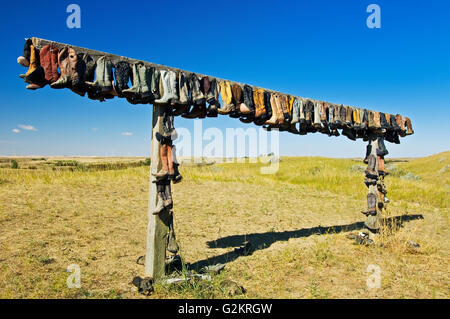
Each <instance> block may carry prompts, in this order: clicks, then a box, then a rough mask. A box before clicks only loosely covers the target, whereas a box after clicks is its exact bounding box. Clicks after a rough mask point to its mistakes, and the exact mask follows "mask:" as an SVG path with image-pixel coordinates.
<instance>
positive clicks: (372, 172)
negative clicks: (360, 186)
mask: <svg viewBox="0 0 450 319" xmlns="http://www.w3.org/2000/svg"><path fill="white" fill-rule="evenodd" d="M376 166H377V158H376V157H375V155H373V154H371V155H369V157H368V165H367V168H366V171H365V173H366V176H367V177H369V178H372V179H376V178H378V173H377V171H376Z"/></svg>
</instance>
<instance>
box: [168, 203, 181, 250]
mask: <svg viewBox="0 0 450 319" xmlns="http://www.w3.org/2000/svg"><path fill="white" fill-rule="evenodd" d="M169 218H170V220H169V234H168V236H167V250H168V251H169V252H170V253H172V254H176V253H177V252H178V250H180V248H179V247H178V244H177V240H176V237H175V230H174V227H173V211H171V212H170V217H169Z"/></svg>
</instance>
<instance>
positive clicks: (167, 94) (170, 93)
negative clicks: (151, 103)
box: [155, 70, 178, 103]
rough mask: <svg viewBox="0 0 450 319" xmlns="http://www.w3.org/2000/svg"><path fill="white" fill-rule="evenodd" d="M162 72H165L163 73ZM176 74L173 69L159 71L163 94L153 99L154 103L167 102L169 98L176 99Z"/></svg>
mask: <svg viewBox="0 0 450 319" xmlns="http://www.w3.org/2000/svg"><path fill="white" fill-rule="evenodd" d="M162 72H165V73H164V74H163V73H162ZM176 78H177V75H176V73H175V72H173V71H170V70H169V71H161V80H162V83H163V91H164V93H163V96H162V97H161V98H160V99H158V100H155V102H156V103H168V102H169V101H171V100H177V99H178V94H177V84H176Z"/></svg>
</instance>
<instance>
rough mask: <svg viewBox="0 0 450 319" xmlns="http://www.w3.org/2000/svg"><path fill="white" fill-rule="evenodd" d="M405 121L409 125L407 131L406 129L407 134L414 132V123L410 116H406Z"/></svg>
mask: <svg viewBox="0 0 450 319" xmlns="http://www.w3.org/2000/svg"><path fill="white" fill-rule="evenodd" d="M405 122H406V127H407V129H408V130H407V131H406V135H411V134H414V130H413V128H412V124H411V120H410V119H409V117H406V118H405Z"/></svg>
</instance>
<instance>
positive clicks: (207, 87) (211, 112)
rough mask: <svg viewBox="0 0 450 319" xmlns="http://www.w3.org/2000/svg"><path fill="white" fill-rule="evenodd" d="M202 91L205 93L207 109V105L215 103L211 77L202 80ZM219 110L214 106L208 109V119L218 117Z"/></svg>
mask: <svg viewBox="0 0 450 319" xmlns="http://www.w3.org/2000/svg"><path fill="white" fill-rule="evenodd" d="M200 91H201V92H202V93H203V96H204V97H205V103H204V104H205V107H206V103H210V102H209V101H212V102H213V103H214V95H213V94H212V92H211V81H209V77H207V76H204V77H202V78H201V80H200ZM216 111H217V108H216V107H215V106H214V105H211V103H210V105H209V107H208V108H207V109H206V114H205V115H206V116H207V117H217V112H216Z"/></svg>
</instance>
